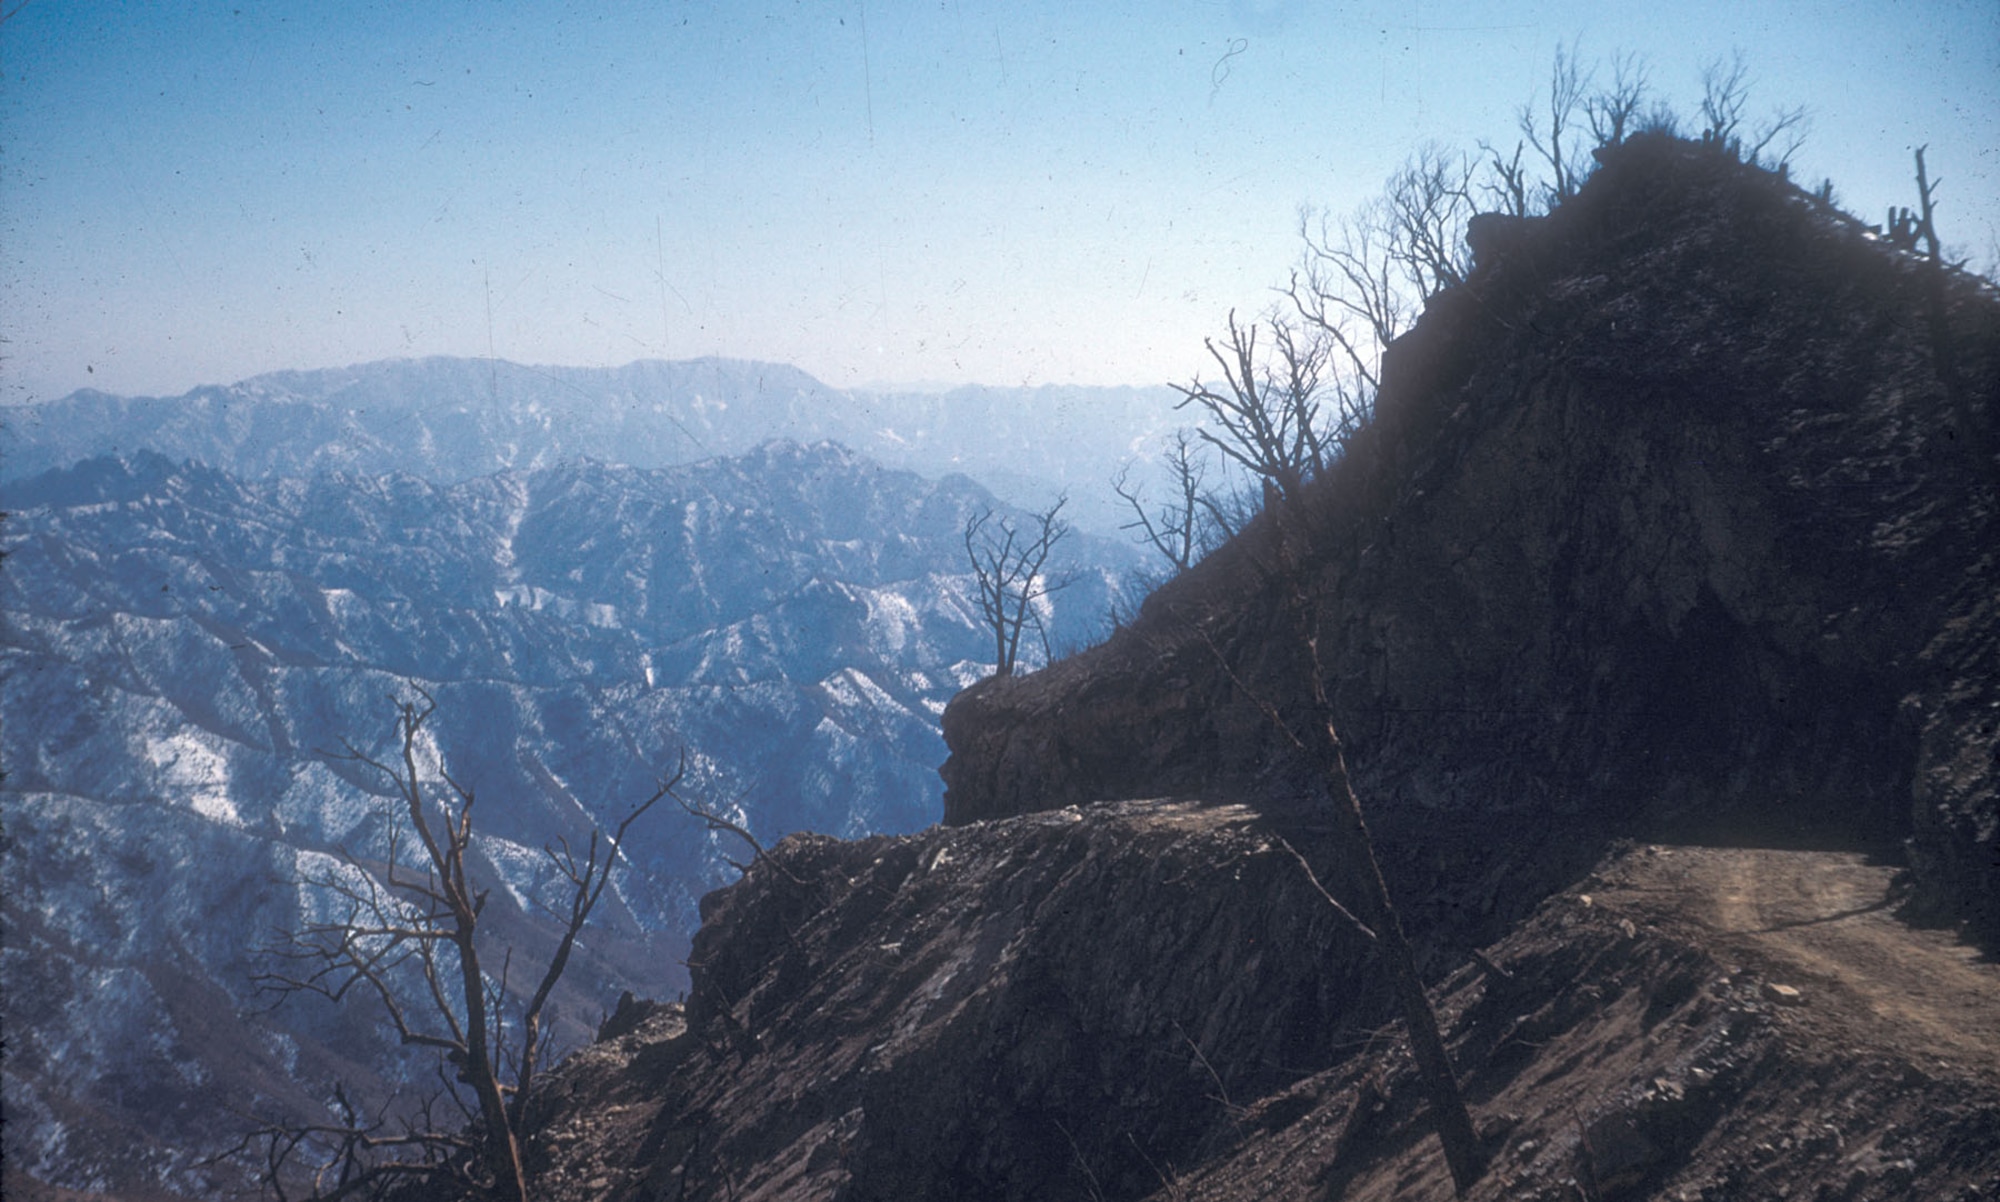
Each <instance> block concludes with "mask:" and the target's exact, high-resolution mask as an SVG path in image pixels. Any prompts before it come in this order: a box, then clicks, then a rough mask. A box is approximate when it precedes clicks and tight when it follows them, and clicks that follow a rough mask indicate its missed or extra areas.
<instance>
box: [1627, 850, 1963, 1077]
mask: <svg viewBox="0 0 2000 1202" xmlns="http://www.w3.org/2000/svg"><path fill="white" fill-rule="evenodd" d="M1895 872H1896V870H1895V869H1894V868H1893V867H1888V866H1884V865H1881V864H1874V863H1870V862H1869V861H1868V859H1867V858H1866V857H1865V856H1863V855H1861V854H1859V853H1853V852H1811V851H1774V850H1769V849H1761V848H1711V847H1658V848H1651V849H1646V850H1645V851H1642V852H1641V853H1639V854H1637V855H1634V856H1629V857H1626V858H1625V859H1624V860H1622V861H1621V862H1620V863H1619V865H1618V866H1617V868H1616V869H1615V870H1614V871H1613V873H1612V874H1611V875H1609V876H1608V877H1607V878H1606V879H1605V880H1604V882H1603V884H1604V887H1603V888H1601V889H1598V890H1596V891H1595V893H1596V898H1595V900H1597V901H1598V902H1599V903H1601V904H1603V905H1605V906H1606V907H1607V908H1608V909H1609V910H1611V911H1612V912H1614V913H1619V914H1622V915H1624V916H1626V917H1629V918H1631V919H1632V920H1633V921H1634V922H1637V923H1641V924H1642V925H1657V926H1659V927H1662V928H1668V929H1673V930H1675V933H1677V934H1680V935H1682V936H1683V937H1692V938H1694V939H1696V940H1697V941H1700V942H1704V943H1706V944H1707V945H1708V946H1709V947H1710V948H1711V950H1712V951H1713V953H1714V954H1715V955H1716V956H1717V957H1718V958H1719V959H1723V960H1725V961H1727V960H1729V959H1731V958H1737V959H1741V960H1743V961H1745V962H1746V963H1749V964H1754V966H1755V967H1757V968H1758V970H1759V971H1760V973H1761V974H1762V975H1763V976H1764V977H1765V978H1766V979H1767V980H1768V981H1771V982H1773V983H1774V984H1775V983H1785V984H1789V985H1790V986H1792V987H1793V988H1796V989H1797V990H1798V991H1799V996H1798V998H1797V999H1796V1004H1795V1005H1792V1006H1790V1007H1789V1009H1791V1011H1792V1012H1793V1013H1794V1014H1795V1015H1796V1016H1797V1017H1798V1019H1799V1021H1800V1022H1801V1023H1803V1024H1805V1025H1806V1026H1807V1027H1808V1028H1817V1027H1822V1026H1824V1027H1826V1028H1828V1030H1827V1031H1826V1033H1827V1034H1828V1035H1830V1036H1833V1035H1838V1036H1841V1037H1844V1039H1843V1042H1846V1041H1848V1040H1851V1041H1852V1042H1853V1043H1855V1044H1857V1045H1859V1046H1875V1047H1882V1048H1884V1049H1885V1050H1895V1051H1898V1052H1900V1053H1902V1054H1903V1055H1906V1056H1908V1057H1910V1058H1911V1059H1912V1060H1915V1061H1918V1062H1924V1063H1936V1062H1944V1063H1953V1062H1955V1063H1957V1064H1959V1065H1962V1066H1963V1067H1965V1068H1968V1069H1971V1070H1973V1071H1974V1072H1977V1073H1980V1074H1982V1075H1990V1076H1991V1077H1993V1078H1994V1079H2000V963H1995V962H1994V961H1993V960H1992V959H1991V958H1989V957H1986V956H1983V955H1982V954H1981V953H1979V952H1978V951H1977V950H1976V949H1974V948H1972V947H1971V946H1969V945H1967V944H1964V943H1962V942H1960V941H1959V940H1957V939H1956V938H1955V937H1954V936H1953V935H1952V934H1951V933H1950V932H1949V931H1939V930H1923V929H1919V928H1915V927H1912V926H1910V925H1909V924H1907V923H1905V922H1903V921H1901V920H1900V919H1898V918H1897V917H1896V914H1895V908H1896V907H1895V896H1894V893H1893V890H1892V883H1893V878H1894V876H1895ZM1777 996H1778V998H1780V999H1782V1000H1784V1001H1787V1002H1790V1001H1793V999H1791V998H1790V997H1789V996H1788V995H1784V994H1782V993H1780V994H1778V995H1777Z"/></svg>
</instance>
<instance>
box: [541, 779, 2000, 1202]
mask: <svg viewBox="0 0 2000 1202" xmlns="http://www.w3.org/2000/svg"><path fill="white" fill-rule="evenodd" d="M1294 835H1295V836H1296V835H1297V832H1296V831H1295V832H1294ZM1281 838H1283V836H1281V835H1280V834H1279V832H1278V829H1277V827H1276V826H1275V825H1274V824H1272V823H1271V822H1270V821H1269V820H1268V819H1267V818H1265V817H1263V816H1260V815H1258V814H1256V813H1255V812H1254V811H1252V810H1250V809H1248V808H1246V807H1242V806H1205V805H1200V804H1196V803H1189V802H1172V801H1154V802H1126V803H1104V804H1100V805H1096V806H1087V807H1081V808H1070V809H1063V810H1056V811H1049V812H1044V813H1040V814H1034V815H1027V816H1023V817H1019V818H1012V819H1007V820H1002V821H996V822H990V823H980V824H974V825H971V826H968V827H963V828H956V829H954V828H938V829H935V830H933V831H929V832H926V833H924V834H921V835H916V836H905V837H896V838H879V839H872V840H866V841H862V842H858V843H838V842H835V841H832V840H822V839H808V838H803V837H802V838H797V839H793V840H788V841H787V842H786V843H785V844H783V845H781V846H780V847H779V848H777V849H775V851H774V853H773V856H772V857H771V859H770V860H768V861H766V862H764V863H761V864H759V865H757V866H756V867H755V868H754V869H753V870H752V871H751V873H750V875H749V877H748V878H747V879H746V880H744V881H743V882H742V883H740V884H737V885H734V886H731V887H730V888H728V889H726V890H723V891H721V892H719V893H716V894H714V895H712V896H711V897H710V899H709V902H708V904H707V906H706V907H705V917H706V919H707V925H705V926H704V928H703V930H702V934H701V936H700V938H699V939H698V940H697V942H696V948H695V955H694V957H693V958H692V963H693V966H694V968H695V982H696V984H695V992H694V993H693V994H692V995H691V996H690V998H689V999H688V1003H687V1005H686V1006H685V1007H681V1006H678V1005H674V1006H650V1005H647V1004H634V1005H631V1006H629V1007H628V1008H627V1009H626V1010H624V1011H622V1012H621V1013H620V1014H619V1015H617V1016H614V1018H613V1020H612V1024H611V1025H609V1026H607V1028H606V1031H605V1036H606V1038H605V1039H604V1040H603V1041H601V1042H600V1043H598V1044H597V1045H595V1046H594V1047H592V1048H590V1049H588V1050H586V1051H585V1052H583V1053H581V1054H579V1055H578V1056H576V1057H575V1058H573V1059H572V1060H571V1061H570V1062H569V1063H568V1064H566V1065H565V1066H564V1067H563V1069H562V1070H561V1072H560V1073H559V1075H558V1077H557V1078H556V1079H555V1081H554V1082H553V1084H552V1090H551V1093H550V1094H549V1095H548V1098H547V1101H546V1103H545V1105H546V1115H545V1125H544V1126H543V1128H542V1131H541V1136H540V1139H539V1141H538V1143H537V1145H536V1147H535V1149H534V1151H533V1163H534V1171H535V1172H536V1175H537V1189H538V1191H539V1193H538V1196H541V1197H546V1198H550V1199H561V1200H568V1199H576V1200H579V1202H581V1200H582V1199H614V1200H624V1199H634V1200H637V1199H658V1198H677V1199H689V1200H693V1199H711V1198H713V1199H721V1198H737V1199H745V1200H748V1199H770V1200H777V1199H785V1200H787V1202H799V1200H805V1199H836V1198H837V1199H843V1200H849V1202H859V1200H863V1199H869V1200H873V1199H881V1200H885V1202H886V1200H888V1199H908V1198H953V1199H1031V1198H1032V1199H1094V1200H1104V1199H1138V1198H1149V1199H1156V1200H1157V1202H1182V1200H1185V1199H1197V1198H1199V1199H1215V1200H1216V1202H1222V1200H1225V1199H1242V1198H1272V1199H1319V1198H1329V1197H1336V1198H1344V1199H1355V1200H1366V1199H1390V1198H1410V1199H1415V1198H1441V1197H1448V1196H1450V1190H1451V1186H1450V1181H1449V1178H1448V1177H1447V1176H1446V1174H1445V1169H1444V1165H1443V1162H1442V1158H1441V1156H1440V1155H1439V1154H1438V1152H1437V1148H1436V1142H1435V1140H1434V1139H1432V1138H1431V1137H1430V1136H1429V1133H1428V1124H1427V1122H1426V1120H1425V1118H1424V1110H1423V1106H1422V1102H1421V1098H1422V1095H1423V1091H1422V1089H1421V1087H1420V1085H1419V1083H1418V1081H1417V1080H1416V1079H1415V1075H1414V1073H1413V1072H1412V1070H1411V1068H1410V1066H1409V1063H1408V1058H1407V1055H1406V1054H1405V1052H1404V1051H1403V1041H1402V1038H1401V1034H1400V1028H1398V1027H1395V1026H1386V1025H1384V1016H1385V1014H1386V1013H1387V1011H1388V1005H1387V1000H1386V998H1384V997H1383V995H1382V991H1381V990H1380V988H1379V987H1378V985H1377V984H1376V983H1375V981H1374V980H1373V979H1372V974H1371V972H1370V968H1369V959H1368V956H1367V954H1366V951H1365V949H1364V948H1362V947H1361V945H1360V940H1359V939H1358V937H1357V936H1355V935H1354V934H1353V932H1352V931H1351V929H1350V928H1347V927H1346V926H1344V925H1343V924H1341V923H1340V922H1339V921H1337V920H1336V919H1335V917H1334V915H1333V912H1332V910H1331V908H1330V907H1328V906H1327V904H1326V903H1325V901H1324V900H1323V899H1322V898H1321V897H1320V896H1319V895H1318V894H1317V893H1316V892H1315V891H1314V889H1313V888H1312V886H1311V884H1310V882H1309V880H1308V878H1307V876H1306V874H1305V871H1304V870H1303V869H1302V868H1301V867H1300V865H1299V862H1298V860H1297V859H1295V858H1294V857H1293V856H1292V855H1291V854H1290V851H1288V850H1287V843H1283V842H1280V839H1281ZM1290 845H1291V846H1292V847H1296V848H1297V849H1298V850H1300V851H1301V853H1302V854H1304V855H1306V856H1309V857H1314V858H1317V856H1318V854H1319V851H1320V849H1318V848H1316V847H1315V846H1314V845H1313V844H1312V843H1311V842H1310V841H1306V842H1303V843H1298V842H1292V843H1291V844H1290ZM1892 876H1893V870H1891V869H1889V868H1886V867H1881V866H1877V865H1872V864H1869V863H1867V862H1866V861H1864V860H1863V859H1862V858H1861V857H1858V856H1855V855H1852V854H1846V853H1821V852H1757V851H1731V850H1718V849H1710V848H1700V847H1662V846H1651V845H1648V846H1641V847H1637V848H1630V849H1626V850H1622V851H1620V852H1618V853H1616V854H1614V855H1613V856H1612V857H1611V858H1610V859H1608V860H1607V861H1606V862H1604V863H1603V864H1601V865H1600V866H1599V867H1598V869H1597V871H1596V872H1594V873H1592V874H1590V875H1589V876H1587V877H1586V878H1585V879H1584V880H1583V881H1581V882H1579V883H1578V884H1577V885H1576V886H1574V887H1573V888H1571V889H1569V890H1566V891H1564V892H1562V893H1560V894H1558V895H1556V896H1554V897H1551V898H1549V899H1547V900H1546V901H1544V902H1543V903H1542V904H1541V905H1540V906H1539V907H1537V908H1536V909H1535V910H1534V912H1533V913H1532V914H1531V915H1530V917H1529V918H1528V919H1527V920H1526V921H1525V922H1523V923H1522V924H1520V925H1519V926H1517V927H1516V928H1515V929H1514V930H1513V931H1511V932H1510V933H1509V934H1508V935H1507V936H1506V937H1505V938H1504V939H1502V940H1500V941H1499V942H1497V943H1495V944H1493V945H1491V946H1489V947H1487V948H1485V949H1484V950H1483V952H1482V953H1481V954H1482V955H1483V956H1484V960H1485V963H1484V964H1479V963H1474V962H1469V961H1467V960H1464V959H1463V958H1461V959H1460V960H1459V962H1458V964H1457V965H1456V966H1455V967H1454V969H1453V971H1451V972H1450V973H1448V974H1445V975H1444V976H1443V979H1442V980H1441V981H1440V983H1439V984H1438V986H1437V987H1436V988H1435V989H1434V990H1433V998H1434V1001H1435V1004H1436V1006H1437V1008H1438V1011H1439V1014H1440V1017H1441V1020H1442V1022H1443V1024H1444V1027H1445V1031H1446V1035H1447V1037H1448V1039H1449V1041H1450V1045H1451V1049H1452V1053H1453V1056H1454V1059H1455V1062H1456V1064H1457V1067H1458V1071H1459V1074H1460V1076H1461V1077H1462V1078H1463V1080H1464V1082H1465V1087H1466V1090H1467V1093H1468V1097H1469V1099H1470V1101H1471V1103H1472V1107H1473V1113H1474V1117H1475V1120H1476V1122H1477V1125H1478V1129H1479V1131H1480V1132H1481V1134H1482V1136H1483V1137H1484V1138H1485V1139H1486V1141H1487V1144H1488V1147H1489V1149H1490V1151H1491V1152H1492V1153H1493V1154H1494V1161H1493V1165H1492V1168H1491V1170H1490V1171H1489V1173H1488V1174H1487V1176H1486V1177H1485V1179H1484V1180H1483V1181H1482V1182H1481V1183H1480V1185H1479V1186H1478V1188H1477V1189H1475V1190H1474V1191H1473V1192H1472V1194H1471V1197H1473V1198H1476V1199H1481V1200H1487V1199H1492V1200H1498V1199H1510V1198H1533V1199H1545V1200H1547V1202H1556V1200H1557V1199H1561V1200H1564V1202H1568V1200H1569V1199H1573V1198H1576V1197H1578V1196H1582V1197H1586V1198H1595V1199H1607V1200H1608V1199H1633V1198H1660V1199H1694V1198H1701V1199H1714V1200H1717V1202H1720V1200H1722V1199H1729V1200H1732V1202H1735V1200H1749V1199H1776V1198H1781V1197H1820V1198H1839V1199H1846V1200H1849V1202H1861V1200H1863V1199H1868V1200H1880V1202H1890V1200H1892V1199H1902V1198H1916V1197H1922V1198H1939V1199H1959V1198H1964V1199H1972V1198H1979V1197H1987V1196H1991V1191H1993V1190H1996V1189H2000V1055H1996V1053H1995V1050H1994V1049H1995V1048H1996V1047H2000V967H1997V966H1995V965H1994V964H1992V963H1991V962H1990V961H1984V960H1981V959H1979V958H1977V957H1975V956H1974V955H1973V954H1972V953H1971V952H1969V951H1968V950H1967V949H1965V948H1964V947H1963V946H1961V945H1957V944H1955V943H1953V942H1952V941H1951V940H1950V939H1949V938H1948V937H1946V936H1944V935H1942V934H1940V933H1936V932H1916V931H1912V930H1910V929H1909V928H1908V927H1907V926H1905V925H1903V924H1902V923H1901V922H1900V921H1898V920H1896V919H1895V918H1893V917H1891V916H1890V915H1889V913H1888V910H1889V908H1890V907H1891V906H1892V904H1893V901H1894V898H1893V896H1892V893H1891V885H1892ZM1911 981H1921V982H1923V985H1922V986H1921V988H1919V989H1911V988H1910V987H1909V985H1910V982H1911Z"/></svg>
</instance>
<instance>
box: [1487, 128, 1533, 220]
mask: <svg viewBox="0 0 2000 1202" xmlns="http://www.w3.org/2000/svg"><path fill="white" fill-rule="evenodd" d="M1527 148H1528V147H1527V143H1526V142H1520V141H1517V142H1515V143H1514V150H1513V153H1512V154H1508V153H1506V152H1504V151H1502V150H1501V149H1500V148H1499V147H1497V146H1495V145H1494V144H1493V143H1491V142H1487V141H1483V140H1482V141H1481V142H1480V143H1479V154H1480V157H1481V160H1482V163H1481V166H1482V169H1483V170H1482V176H1481V179H1480V183H1479V190H1480V192H1481V193H1482V194H1483V195H1484V196H1485V197H1486V199H1487V202H1488V203H1490V204H1491V205H1492V206H1493V211H1494V212H1497V213H1505V214H1507V215H1508V216H1509V217H1526V216H1528V214H1529V212H1530V208H1529V196H1530V194H1531V188H1530V185H1529V180H1528V169H1527V168H1526V167H1525V166H1523V165H1522V164H1521V156H1522V155H1523V154H1525V153H1526V152H1527Z"/></svg>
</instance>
